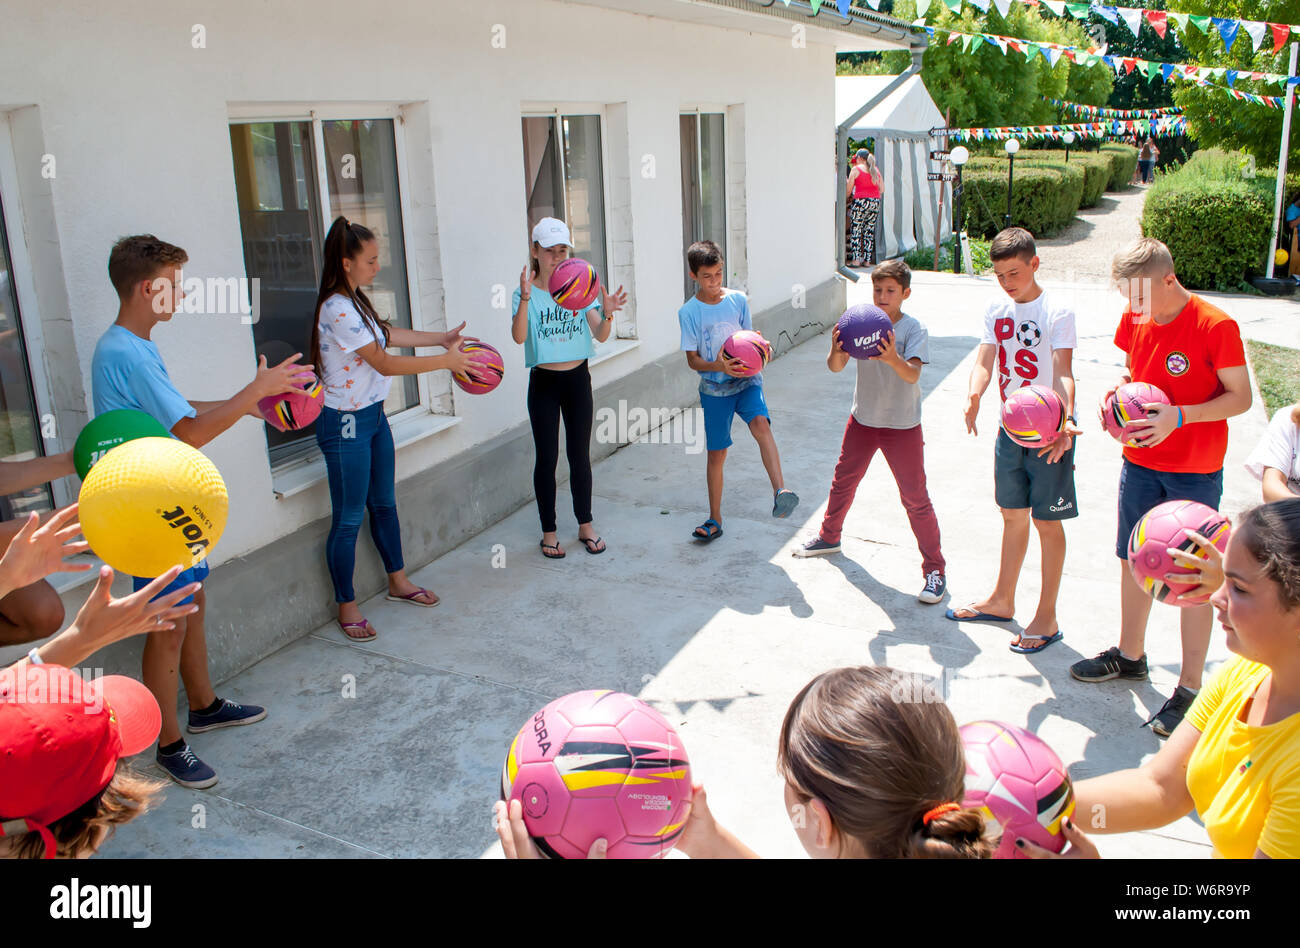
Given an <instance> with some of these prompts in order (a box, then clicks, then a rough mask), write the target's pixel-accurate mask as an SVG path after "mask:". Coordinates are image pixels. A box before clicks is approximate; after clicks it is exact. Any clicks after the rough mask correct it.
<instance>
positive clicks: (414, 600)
mask: <svg viewBox="0 0 1300 948" xmlns="http://www.w3.org/2000/svg"><path fill="white" fill-rule="evenodd" d="M416 596H428V597H429V598H430V599H432V600H433V602H420V600H419V599H417V598H416ZM384 598H385V599H387V600H388V601H389V602H409V603H410V604H411V605H413V606H422V607H423V608H425V609H432V608H433V607H434V606H436V605H437V604H438V603H440V602H442V600H441V599H439V598H438V597H437V596H435V595H434V594H433V593H431V592H429V590H427V589H417V590H416V591H415V592H413V593H411V594H410V595H409V596H394V595H393V594H392V593H389V594H388V595H387V596H385V597H384Z"/></svg>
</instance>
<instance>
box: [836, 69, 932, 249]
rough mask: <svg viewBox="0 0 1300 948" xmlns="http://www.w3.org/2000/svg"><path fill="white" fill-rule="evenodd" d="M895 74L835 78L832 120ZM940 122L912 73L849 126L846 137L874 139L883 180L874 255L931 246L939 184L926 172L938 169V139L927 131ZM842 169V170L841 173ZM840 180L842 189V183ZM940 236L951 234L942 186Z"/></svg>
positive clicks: (839, 118) (843, 118) (847, 114)
mask: <svg viewBox="0 0 1300 948" xmlns="http://www.w3.org/2000/svg"><path fill="white" fill-rule="evenodd" d="M894 78H895V77H894V76H838V77H836V79H835V122H836V124H837V125H839V124H842V123H843V122H845V121H846V120H847V119H848V118H849V117H850V116H851V115H853V113H854V112H856V111H857V110H858V109H860V108H862V106H863V105H865V104H866V103H867V102H868V101H870V100H871V99H872V98H874V97H875V96H876V95H877V94H878V93H879V92H880V91H881V90H883V89H884V88H885V86H887V85H888V84H889V83H890V82H891V81H893V79H894ZM942 125H943V114H942V113H941V112H940V111H939V109H938V107H937V106H936V105H935V104H934V100H933V99H931V98H930V93H929V92H927V91H926V89H925V84H924V83H922V82H921V77H920V76H912V77H911V78H910V79H908V80H907V81H906V82H904V83H903V84H902V85H901V86H899V87H898V88H897V89H895V90H894V91H893V92H892V93H891V94H890V95H889V96H888V97H887V98H886V99H885V100H884V101H883V102H879V103H877V104H876V106H875V107H874V108H872V109H871V111H870V112H868V113H867V114H866V115H864V116H862V118H860V119H858V120H857V122H855V123H854V124H853V127H852V129H850V131H849V135H850V136H852V137H853V138H856V139H863V138H872V139H875V148H874V153H875V156H876V163H877V164H878V165H879V166H880V173H881V176H882V177H883V178H884V189H883V192H882V193H883V197H884V202H883V204H882V206H881V215H880V216H881V220H880V223H879V224H878V225H877V231H876V234H877V241H883V246H879V245H878V247H877V250H876V259H877V260H888V259H891V258H893V257H899V256H902V255H903V254H904V253H905V252H907V251H908V250H911V249H912V248H913V247H915V246H917V244H918V243H920V244H923V245H925V246H927V247H933V246H934V231H935V215H936V213H937V212H938V208H939V191H940V185H941V182H938V181H927V180H926V172H927V171H932V170H933V171H938V170H940V163H939V162H937V161H935V162H932V161H930V149H931V148H937V147H939V144H940V142H941V141H942V140H941V139H940V140H934V139H931V138H930V129H931V128H936V127H939V126H942ZM845 173H847V172H845V171H844V170H843V169H841V174H845ZM843 186H844V185H843V183H841V185H840V187H843ZM943 189H944V195H943V215H942V216H943V220H941V221H940V230H939V233H940V239H944V238H947V237H950V236H951V235H952V226H951V224H952V189H951V187H950V186H948V185H946V184H944V185H943Z"/></svg>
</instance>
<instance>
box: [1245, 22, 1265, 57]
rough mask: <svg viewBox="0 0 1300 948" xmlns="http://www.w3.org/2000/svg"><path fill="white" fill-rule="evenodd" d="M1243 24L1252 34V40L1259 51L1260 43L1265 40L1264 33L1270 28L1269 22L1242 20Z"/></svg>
mask: <svg viewBox="0 0 1300 948" xmlns="http://www.w3.org/2000/svg"><path fill="white" fill-rule="evenodd" d="M1241 26H1242V28H1243V29H1244V30H1245V31H1246V32H1247V33H1249V34H1250V41H1251V43H1252V44H1253V45H1254V47H1255V49H1256V50H1257V51H1258V50H1259V47H1260V44H1261V43H1263V42H1264V33H1265V31H1266V30H1267V29H1268V24H1267V23H1263V22H1261V21H1259V20H1242V21H1241Z"/></svg>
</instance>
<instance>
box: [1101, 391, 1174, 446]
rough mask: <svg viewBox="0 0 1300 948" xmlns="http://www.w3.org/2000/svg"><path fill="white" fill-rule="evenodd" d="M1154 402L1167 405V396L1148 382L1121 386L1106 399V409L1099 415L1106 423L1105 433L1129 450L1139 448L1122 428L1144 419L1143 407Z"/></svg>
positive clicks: (1145, 414)
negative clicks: (1126, 446)
mask: <svg viewBox="0 0 1300 948" xmlns="http://www.w3.org/2000/svg"><path fill="white" fill-rule="evenodd" d="M1156 402H1159V403H1160V404H1161V405H1168V404H1170V401H1169V396H1168V395H1166V394H1165V393H1164V392H1162V391H1160V389H1158V388H1156V387H1155V386H1154V385H1152V384H1151V383H1150V382H1128V383H1126V384H1124V385H1121V386H1120V387H1119V388H1117V389H1115V391H1114V392H1112V393H1111V394H1110V396H1109V397H1108V398H1107V399H1106V407H1105V409H1104V410H1103V411H1102V413H1101V417H1102V419H1103V420H1104V421H1105V422H1106V433H1107V434H1109V435H1110V436H1111V437H1112V438H1114V439H1115V440H1116V441H1118V442H1120V443H1121V444H1126V445H1128V446H1129V447H1130V448H1138V447H1141V445H1139V444H1138V443H1137V441H1136V440H1135V439H1134V438H1133V437H1132V436H1128V437H1126V436H1125V434H1124V426H1125V425H1127V424H1128V423H1129V422H1131V421H1141V420H1143V419H1145V418H1146V417H1147V410H1146V408H1144V407H1143V406H1144V405H1151V404H1154V403H1156Z"/></svg>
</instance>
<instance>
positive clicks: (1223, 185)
mask: <svg viewBox="0 0 1300 948" xmlns="http://www.w3.org/2000/svg"><path fill="white" fill-rule="evenodd" d="M1266 180H1267V179H1266ZM1272 217H1273V194H1272V191H1271V190H1270V188H1269V186H1268V184H1267V183H1266V181H1265V182H1261V181H1259V180H1258V179H1256V180H1255V181H1246V180H1243V179H1242V177H1241V173H1240V171H1239V170H1238V165H1237V162H1236V161H1235V160H1234V158H1233V156H1230V155H1227V154H1226V153H1224V152H1222V151H1219V150H1218V149H1210V150H1209V151H1208V152H1197V154H1195V155H1193V156H1192V159H1191V161H1189V162H1188V163H1187V164H1186V165H1184V166H1183V167H1182V168H1180V169H1179V170H1178V171H1176V172H1174V173H1173V174H1161V175H1159V176H1157V177H1156V180H1155V184H1153V185H1152V186H1151V188H1150V190H1148V192H1147V198H1146V205H1145V207H1144V208H1143V210H1142V233H1143V235H1145V236H1147V237H1154V238H1156V239H1157V240H1161V241H1163V242H1164V243H1165V244H1166V245H1167V246H1168V247H1169V252H1170V253H1171V254H1172V255H1173V258H1174V269H1175V270H1176V271H1177V273H1178V279H1179V280H1180V281H1181V282H1182V284H1183V285H1184V286H1186V287H1187V288H1188V289H1194V290H1236V289H1238V288H1239V287H1240V285H1241V283H1242V281H1243V280H1245V278H1246V276H1247V274H1249V273H1252V272H1254V273H1259V272H1262V271H1263V264H1264V255H1265V253H1266V252H1267V251H1268V236H1269V227H1270V222H1271V221H1272Z"/></svg>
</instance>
